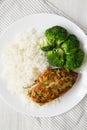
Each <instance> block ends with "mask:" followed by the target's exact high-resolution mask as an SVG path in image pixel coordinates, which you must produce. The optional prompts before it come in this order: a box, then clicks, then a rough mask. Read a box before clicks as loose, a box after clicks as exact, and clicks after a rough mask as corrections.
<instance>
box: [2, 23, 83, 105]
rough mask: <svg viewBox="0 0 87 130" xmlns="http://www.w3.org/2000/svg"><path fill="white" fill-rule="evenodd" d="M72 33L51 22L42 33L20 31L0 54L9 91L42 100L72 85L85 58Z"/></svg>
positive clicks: (33, 100)
mask: <svg viewBox="0 0 87 130" xmlns="http://www.w3.org/2000/svg"><path fill="white" fill-rule="evenodd" d="M80 44H81V43H80V42H79V40H78V38H77V37H76V36H75V35H74V34H69V32H68V31H67V30H66V29H65V28H64V27H61V26H57V25H56V26H53V27H51V28H48V29H46V30H45V31H44V32H43V33H42V34H38V33H37V31H35V30H33V31H31V32H29V33H22V34H21V35H20V36H19V38H17V40H16V42H14V43H13V44H9V45H8V46H7V47H6V48H5V49H4V50H3V54H2V61H3V76H4V77H5V78H6V79H7V81H8V88H9V90H10V91H11V92H15V93H17V94H19V95H20V94H21V93H22V94H23V95H24V96H26V97H27V99H28V100H31V101H32V102H35V103H38V104H45V103H48V102H50V103H51V101H52V100H54V99H57V98H59V97H60V96H62V95H63V94H65V93H66V92H67V91H68V90H70V89H71V88H72V86H73V85H74V83H75V82H76V80H77V78H78V75H79V71H77V70H79V68H80V67H81V65H82V63H83V60H84V56H85V54H84V52H83V50H82V49H81V47H80Z"/></svg>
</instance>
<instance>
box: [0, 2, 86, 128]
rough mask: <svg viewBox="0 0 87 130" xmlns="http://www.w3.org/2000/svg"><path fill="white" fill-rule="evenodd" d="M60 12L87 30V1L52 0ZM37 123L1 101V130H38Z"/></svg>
mask: <svg viewBox="0 0 87 130" xmlns="http://www.w3.org/2000/svg"><path fill="white" fill-rule="evenodd" d="M50 2H52V3H53V4H55V5H56V6H57V7H58V8H59V9H60V10H62V11H64V12H65V13H66V14H68V15H69V16H71V17H72V18H73V19H74V20H75V21H76V22H77V23H79V24H81V25H83V26H84V27H85V28H87V0H50ZM34 123H35V122H34V121H33V120H32V119H31V120H29V119H28V118H27V117H25V116H24V115H22V114H21V113H17V112H15V111H14V110H12V109H11V108H10V107H9V106H8V105H7V104H5V103H4V102H3V101H2V100H1V99H0V130H38V129H37V128H36V129H35V128H34V127H33V126H34V125H33V124H34Z"/></svg>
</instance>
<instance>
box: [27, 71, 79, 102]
mask: <svg viewBox="0 0 87 130" xmlns="http://www.w3.org/2000/svg"><path fill="white" fill-rule="evenodd" d="M77 77H78V73H76V72H73V71H68V70H66V69H47V70H46V71H45V72H44V73H43V74H41V75H40V76H39V77H38V79H37V80H36V83H35V84H34V85H33V86H32V87H31V89H30V90H29V91H28V95H29V96H30V97H31V98H32V100H33V101H34V102H37V103H46V102H50V101H51V100H53V99H55V98H57V97H60V96H61V95H63V94H64V93H65V92H67V91H68V90H69V89H70V88H72V86H73V84H74V83H75V81H76V79H77Z"/></svg>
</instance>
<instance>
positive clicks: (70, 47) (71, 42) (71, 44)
mask: <svg viewBox="0 0 87 130" xmlns="http://www.w3.org/2000/svg"><path fill="white" fill-rule="evenodd" d="M61 47H62V49H63V50H64V51H65V53H72V52H75V51H76V50H77V49H78V48H79V41H78V39H77V37H76V36H75V35H73V34H70V35H69V36H68V38H67V40H66V41H65V42H64V43H63V44H62V45H61Z"/></svg>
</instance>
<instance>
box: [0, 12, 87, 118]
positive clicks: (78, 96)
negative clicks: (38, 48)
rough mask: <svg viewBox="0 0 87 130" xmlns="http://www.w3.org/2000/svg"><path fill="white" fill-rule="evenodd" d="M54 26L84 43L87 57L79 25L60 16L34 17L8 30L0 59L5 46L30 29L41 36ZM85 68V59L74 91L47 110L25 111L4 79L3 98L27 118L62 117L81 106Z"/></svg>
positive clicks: (0, 86)
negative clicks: (64, 29) (34, 29)
mask: <svg viewBox="0 0 87 130" xmlns="http://www.w3.org/2000/svg"><path fill="white" fill-rule="evenodd" d="M54 25H60V26H62V27H65V28H66V29H67V30H68V32H69V33H73V34H75V35H76V36H77V37H78V39H79V41H80V42H81V46H82V48H83V50H84V52H85V54H87V37H86V35H85V34H84V32H83V31H82V30H81V29H80V28H79V27H78V26H77V25H75V24H74V23H72V22H71V21H69V20H68V19H66V18H64V17H61V16H58V15H54V14H35V15H29V16H26V17H24V18H22V19H21V20H19V21H17V22H15V23H14V24H12V25H11V26H10V27H8V28H7V30H6V31H5V32H4V33H3V34H2V35H1V37H0V55H1V53H2V50H3V48H4V47H5V45H6V44H9V43H10V42H12V41H13V40H14V38H15V37H16V35H17V34H19V33H20V32H23V31H26V30H30V29H31V28H36V30H38V32H42V31H44V30H45V29H47V28H49V27H51V26H54ZM0 58H1V57H0ZM86 65H87V62H86V58H85V60H84V63H83V65H82V67H81V69H80V72H81V76H80V78H79V79H78V80H77V82H76V84H75V85H74V86H73V88H72V89H71V90H70V91H68V92H67V93H66V94H65V95H64V96H63V97H62V99H61V101H60V102H57V103H55V104H54V103H53V102H52V103H50V104H49V105H47V106H41V107H38V108H32V107H31V106H29V107H26V106H24V104H23V103H22V102H21V100H20V98H19V97H17V96H16V95H12V94H11V93H10V92H9V91H8V90H7V89H6V82H5V81H3V80H2V79H0V95H1V97H2V98H3V99H4V100H5V101H6V102H7V103H8V104H9V105H10V106H12V107H13V108H15V109H16V110H17V111H18V112H22V113H25V114H26V115H28V116H30V115H31V116H37V117H51V116H55V115H59V114H62V113H64V112H67V111H68V110H70V109H71V108H72V107H74V106H75V105H76V104H78V103H79V102H80V101H81V100H82V98H83V97H84V96H85V94H86V93H87V69H86Z"/></svg>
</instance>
